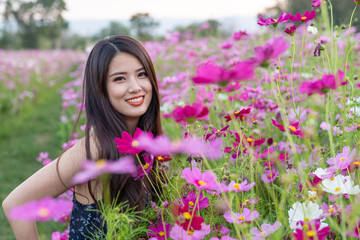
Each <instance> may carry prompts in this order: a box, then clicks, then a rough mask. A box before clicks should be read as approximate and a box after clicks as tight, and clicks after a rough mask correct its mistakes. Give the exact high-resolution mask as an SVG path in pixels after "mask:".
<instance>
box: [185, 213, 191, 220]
mask: <svg viewBox="0 0 360 240" xmlns="http://www.w3.org/2000/svg"><path fill="white" fill-rule="evenodd" d="M183 215H184V217H185V219H186V220H190V218H191V215H190V213H188V212H184V213H183Z"/></svg>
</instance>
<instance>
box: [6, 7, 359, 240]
mask: <svg viewBox="0 0 360 240" xmlns="http://www.w3.org/2000/svg"><path fill="white" fill-rule="evenodd" d="M347 1H351V0H347ZM329 4H330V5H331V2H330V1H326V2H325V3H323V2H322V1H316V0H315V1H313V8H314V9H311V10H309V11H307V12H305V13H292V14H288V13H283V14H281V15H280V16H279V17H278V18H276V19H272V18H270V19H263V18H260V19H259V21H258V24H259V25H261V26H262V27H261V31H259V32H255V33H247V32H246V31H237V32H234V33H233V35H232V36H230V37H229V38H226V39H215V38H203V39H194V38H193V37H192V35H191V34H187V35H181V34H180V33H178V32H172V33H170V34H169V35H168V36H166V38H165V40H164V41H160V42H159V41H157V42H146V43H144V46H145V48H146V49H147V50H148V51H149V54H150V56H151V58H152V59H153V61H154V64H155V67H156V72H157V77H158V84H159V89H160V96H161V105H162V106H161V112H162V124H163V128H164V135H162V136H157V137H155V138H154V137H153V136H152V135H151V134H149V133H146V132H142V131H141V130H140V129H138V130H137V131H136V132H135V134H134V136H131V135H130V134H128V133H126V132H124V133H123V134H122V135H121V136H118V138H116V139H115V141H114V144H117V146H118V149H119V151H120V152H122V153H124V154H127V156H125V157H124V158H121V159H119V160H117V161H106V160H99V161H98V162H96V163H95V162H90V161H86V162H85V163H84V171H83V172H80V173H79V174H78V175H76V176H75V178H74V182H76V183H80V182H85V181H87V180H90V179H93V178H95V177H98V176H100V175H103V174H109V173H120V174H125V173H129V174H133V176H134V177H135V178H137V179H141V178H146V177H148V173H149V172H150V171H153V172H154V173H155V174H156V175H157V176H158V177H159V178H161V179H165V183H164V184H163V187H162V192H158V193H157V194H158V197H157V198H156V199H152V200H153V201H151V203H150V204H149V205H150V206H149V207H148V208H147V209H146V210H144V211H143V212H142V213H141V214H139V213H137V212H134V211H132V210H131V209H128V210H127V211H125V212H121V211H120V213H119V206H111V205H105V206H103V208H102V209H101V211H102V212H103V215H104V218H105V220H106V223H107V230H108V232H107V238H108V239H139V238H150V239H161V240H162V239H192V240H197V239H212V240H214V239H223V240H226V239H317V240H320V239H358V238H360V187H359V181H360V174H359V166H360V154H359V152H360V148H359V144H358V141H359V137H360V135H359V131H360V129H359V128H360V118H359V116H360V115H359V113H360V96H359V92H360V90H359V87H360V84H359V81H358V68H359V61H360V44H359V43H360V33H357V29H355V28H354V27H351V22H350V23H348V24H347V25H344V26H339V27H335V26H333V25H332V20H331V19H332V15H331V14H330V15H328V14H326V11H325V9H326V8H327V6H326V5H329ZM359 4H360V1H357V0H356V1H354V12H353V15H354V14H355V15H356V14H358V12H359V11H356V9H357V8H358V5H359ZM322 13H323V14H322ZM350 14H351V13H350ZM351 19H352V18H351ZM203 27H205V28H206V27H207V26H203ZM0 54H1V53H0ZM81 56H82V55H81ZM1 59H2V58H1ZM82 59H83V60H84V57H83V56H82ZM69 62H70V61H69ZM71 63H73V64H76V61H75V62H71ZM78 63H79V62H78ZM80 63H81V64H77V66H78V68H77V69H76V70H75V71H72V72H71V74H70V76H71V78H72V79H73V80H72V81H71V82H69V83H67V84H66V85H64V87H63V88H62V90H61V94H62V99H63V101H62V116H61V119H60V126H61V129H62V132H63V133H64V134H65V133H67V134H70V131H71V129H72V126H73V123H74V121H73V120H74V118H75V117H76V113H77V112H78V110H79V108H80V104H81V84H82V73H83V69H84V64H83V62H81V61H80ZM27 64H30V63H27ZM38 65H40V64H34V66H38ZM5 70H6V71H9V72H11V68H10V67H9V68H6V69H4V70H1V71H5ZM57 70H58V72H59V69H57ZM39 71H40V72H41V73H43V72H44V70H42V69H41V70H39ZM29 72H30V73H31V74H29V78H30V79H31V78H32V77H31V76H33V74H34V71H29ZM35 72H36V71H35ZM40 72H39V73H40ZM60 72H63V71H60ZM44 74H46V73H44ZM49 74H50V73H49ZM2 75H3V74H2ZM7 75H8V76H9V77H7V78H6V79H5V80H3V79H1V81H0V83H1V84H3V85H4V86H5V85H6V86H10V88H9V87H8V89H11V86H13V84H20V85H21V86H26V84H25V85H23V84H22V83H20V82H19V81H20V79H19V78H18V77H16V76H17V75H16V74H13V75H11V73H8V74H7ZM25 75H26V74H25ZM40 75H41V76H42V78H44V76H46V75H42V74H40ZM26 76H27V75H26ZM26 78H27V77H26ZM34 78H35V79H38V78H37V77H34ZM45 78H46V77H45ZM12 79H14V82H13V81H12ZM45 82H47V81H45ZM47 84H51V83H50V82H47ZM23 91H29V92H31V93H32V92H34V90H33V89H29V90H28V89H24V90H18V92H17V93H16V94H15V95H14V96H19V95H20V94H21V93H22V92H23ZM8 92H10V90H7V91H5V93H8ZM8 94H9V93H8ZM30 95H31V94H30ZM2 96H4V95H2ZM0 98H1V96H0ZM3 98H4V99H9V101H10V102H13V100H12V98H11V97H9V96H5V97H3ZM12 104H14V103H12ZM0 107H1V106H0ZM83 130H84V125H81V126H79V129H78V130H77V132H75V133H72V134H71V135H72V136H73V137H74V140H72V143H74V142H76V140H77V139H79V138H81V137H82V136H83ZM65 146H66V144H64V145H63V147H65ZM44 150H46V149H44ZM139 156H142V158H143V159H144V162H143V163H140V161H138V159H139ZM37 161H39V162H41V163H42V164H47V163H48V162H50V161H51V159H49V156H48V154H47V153H46V152H43V153H40V155H39V157H38V159H37ZM71 198H72V193H71V192H70V191H69V192H67V193H65V194H63V195H61V196H59V197H58V198H57V199H51V198H46V199H43V200H40V201H34V202H30V203H28V204H26V205H24V206H19V207H18V208H16V209H14V210H13V212H12V216H13V217H14V218H18V219H28V220H38V221H49V220H55V221H60V222H62V223H64V226H63V228H62V229H59V231H56V232H54V233H53V234H52V239H67V234H68V229H67V227H68V221H69V214H70V212H71V207H72V202H71ZM29 208H30V209H32V210H33V211H26V210H27V209H29ZM94 239H96V237H95V236H94Z"/></svg>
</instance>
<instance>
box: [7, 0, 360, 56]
mask: <svg viewBox="0 0 360 240" xmlns="http://www.w3.org/2000/svg"><path fill="white" fill-rule="evenodd" d="M311 2H312V1H311V0H257V1H248V0H224V1H219V0H182V1H165V0H152V1H147V0H133V1H117V0H102V1H98V0H75V1H74V0H73V1H70V0H32V1H29V0H0V48H3V49H54V48H56V49H78V50H84V49H85V48H86V46H87V45H89V44H91V43H92V42H95V41H97V40H99V39H102V38H104V37H105V36H107V35H113V34H127V35H131V36H133V37H135V38H137V39H139V40H141V41H148V40H157V39H159V40H161V39H162V38H164V36H165V35H166V33H167V32H168V31H174V30H176V31H179V32H180V33H189V32H190V33H193V34H194V36H195V37H204V36H214V37H216V36H226V35H230V34H231V33H232V32H234V31H238V30H246V31H248V32H254V31H257V30H258V29H259V27H258V26H257V25H256V21H257V18H258V16H259V15H263V16H264V17H273V16H274V17H275V16H278V15H279V14H280V13H281V12H283V11H285V12H291V13H294V14H295V13H296V12H301V13H303V12H305V10H309V9H311ZM331 2H332V7H333V10H334V20H335V24H345V23H347V22H348V19H349V18H350V14H351V10H352V9H353V2H352V1H343V0H333V1H331ZM354 25H355V26H359V21H358V19H355V23H354Z"/></svg>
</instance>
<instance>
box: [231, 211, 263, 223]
mask: <svg viewBox="0 0 360 240" xmlns="http://www.w3.org/2000/svg"><path fill="white" fill-rule="evenodd" d="M258 217H259V213H258V211H256V210H254V211H253V212H251V211H250V209H248V208H243V211H242V213H235V212H232V211H231V210H227V211H226V212H225V214H224V218H225V220H226V221H228V222H229V223H237V224H241V223H243V222H251V221H254V220H255V218H258Z"/></svg>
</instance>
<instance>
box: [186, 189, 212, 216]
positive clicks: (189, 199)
mask: <svg viewBox="0 0 360 240" xmlns="http://www.w3.org/2000/svg"><path fill="white" fill-rule="evenodd" d="M182 202H183V203H184V204H185V205H189V208H191V209H192V208H194V207H195V203H196V192H195V191H191V192H189V193H188V194H187V195H186V197H184V198H182ZM208 206H209V199H208V198H207V197H204V195H203V193H202V192H200V195H199V200H198V204H197V206H196V211H200V209H202V208H206V207H208Z"/></svg>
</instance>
